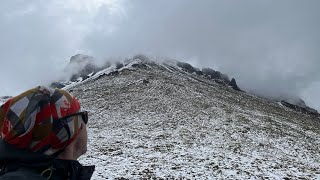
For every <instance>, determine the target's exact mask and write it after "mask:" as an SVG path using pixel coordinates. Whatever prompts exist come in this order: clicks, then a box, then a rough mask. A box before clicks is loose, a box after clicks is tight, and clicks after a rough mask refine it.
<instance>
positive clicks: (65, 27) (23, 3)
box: [0, 0, 320, 110]
mask: <svg viewBox="0 0 320 180" xmlns="http://www.w3.org/2000/svg"><path fill="white" fill-rule="evenodd" d="M319 7H320V1H319V0H308V1H302V0H281V1H279V0H268V1H265V0H241V1H240V0H198V1H195V0H134V1H132V0H46V1H43V0H2V1H1V2H0V84H1V89H0V96H1V95H16V94H17V93H20V92H21V91H23V90H25V89H27V88H31V87H33V86H36V85H38V84H43V83H47V82H49V81H52V80H54V79H57V78H59V74H60V73H59V72H61V70H62V69H63V68H64V67H65V66H66V65H67V64H68V61H69V59H70V57H71V56H72V55H75V54H77V53H83V54H88V55H92V56H95V57H98V58H102V57H118V56H122V57H126V56H131V55H133V54H135V53H144V54H148V55H155V56H165V57H171V58H178V59H180V60H183V61H187V62H190V63H191V64H193V65H195V66H197V67H199V68H201V67H212V68H214V69H217V70H220V71H222V72H224V73H227V74H228V75H229V76H230V77H235V78H236V80H237V81H238V84H239V86H240V87H242V88H243V89H245V90H247V91H254V92H255V93H258V94H263V95H268V96H278V95H297V96H300V97H302V98H303V99H305V100H306V102H307V103H308V104H309V105H310V106H312V107H314V108H316V109H317V110H320V95H319V92H320V71H319V70H318V69H319V68H320V49H319V47H320V35H319V32H320V21H319V19H320V11H319V10H318V9H319Z"/></svg>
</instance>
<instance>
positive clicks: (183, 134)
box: [65, 59, 320, 179]
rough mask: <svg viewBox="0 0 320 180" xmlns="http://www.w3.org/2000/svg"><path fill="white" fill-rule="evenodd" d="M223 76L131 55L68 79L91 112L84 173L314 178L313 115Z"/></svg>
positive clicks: (316, 132) (318, 135) (317, 132)
mask: <svg viewBox="0 0 320 180" xmlns="http://www.w3.org/2000/svg"><path fill="white" fill-rule="evenodd" d="M227 80H228V79H226V78H217V79H214V80H213V79H211V78H208V77H206V76H204V75H201V74H200V73H199V72H198V73H197V72H187V71H186V70H185V69H184V68H183V67H181V66H178V65H177V64H170V63H156V62H153V61H145V60H141V59H132V60H129V61H127V62H126V63H123V66H121V67H119V66H118V67H117V65H110V67H108V68H106V69H104V70H102V71H99V72H96V73H95V74H94V75H92V76H90V77H88V78H87V79H85V80H83V81H81V82H78V83H73V84H70V85H69V86H67V87H65V88H66V89H69V90H70V91H71V92H72V93H73V94H74V95H76V96H77V97H78V98H79V99H80V101H81V104H82V106H83V108H84V109H85V110H87V111H89V115H90V121H89V130H88V132H89V146H88V149H89V151H88V153H87V154H86V156H84V157H82V158H81V162H82V163H84V164H95V165H96V166H97V167H96V172H95V173H94V176H93V179H319V178H320V170H319V169H320V165H319V163H320V162H319V161H320V155H319V151H320V119H319V117H318V116H316V115H310V114H304V113H301V112H298V111H295V110H293V109H291V108H288V107H286V106H284V105H282V104H281V103H275V102H270V101H267V100H265V99H262V98H258V97H256V96H253V95H250V94H247V93H245V92H242V91H237V90H234V88H233V87H232V86H230V85H229V84H228V82H229V81H227ZM230 82H231V81H230Z"/></svg>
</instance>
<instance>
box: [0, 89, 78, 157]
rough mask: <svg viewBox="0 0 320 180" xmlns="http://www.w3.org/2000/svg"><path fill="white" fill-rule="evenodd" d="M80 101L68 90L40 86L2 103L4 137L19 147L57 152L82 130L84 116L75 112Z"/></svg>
mask: <svg viewBox="0 0 320 180" xmlns="http://www.w3.org/2000/svg"><path fill="white" fill-rule="evenodd" d="M79 110H80V104H79V101H78V100H77V99H76V98H75V97H73V96H72V95H70V94H69V93H68V92H66V91H64V90H60V89H51V88H46V87H42V86H39V87H37V88H34V89H31V90H28V91H26V92H24V93H22V94H20V95H18V96H16V97H13V98H11V99H9V100H8V101H7V102H6V103H5V104H3V105H2V106H1V107H0V133H1V134H0V138H1V139H2V140H4V141H6V142H8V143H9V144H11V145H14V146H15V147H17V148H19V149H24V150H27V151H32V152H37V153H42V154H46V155H54V154H55V153H59V152H60V151H61V150H63V149H64V148H65V147H66V146H67V145H69V144H70V143H71V142H72V141H73V140H74V139H75V138H76V137H77V136H78V134H79V132H80V127H81V119H80V118H79V117H78V116H73V117H70V118H67V119H60V118H62V117H65V116H67V115H70V114H73V113H76V112H78V111H79Z"/></svg>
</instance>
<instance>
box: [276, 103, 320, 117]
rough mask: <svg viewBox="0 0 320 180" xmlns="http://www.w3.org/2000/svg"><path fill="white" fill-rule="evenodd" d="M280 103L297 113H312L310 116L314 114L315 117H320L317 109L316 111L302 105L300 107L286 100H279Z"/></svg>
mask: <svg viewBox="0 0 320 180" xmlns="http://www.w3.org/2000/svg"><path fill="white" fill-rule="evenodd" d="M281 104H282V105H283V106H286V107H288V108H290V109H293V110H295V111H297V112H299V113H303V114H308V115H312V116H316V117H320V114H319V113H318V111H316V110H315V109H312V108H310V107H308V106H307V107H306V108H303V107H300V106H298V105H294V104H290V103H288V102H286V101H281Z"/></svg>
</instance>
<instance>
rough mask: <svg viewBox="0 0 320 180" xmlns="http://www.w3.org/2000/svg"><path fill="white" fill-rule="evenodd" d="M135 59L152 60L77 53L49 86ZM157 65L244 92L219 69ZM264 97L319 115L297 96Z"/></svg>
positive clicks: (62, 84) (93, 75)
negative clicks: (100, 60)
mask: <svg viewBox="0 0 320 180" xmlns="http://www.w3.org/2000/svg"><path fill="white" fill-rule="evenodd" d="M136 60H140V61H142V63H141V64H144V63H146V62H152V61H150V59H149V58H148V57H146V56H144V55H136V56H134V57H133V58H132V59H126V60H125V61H124V62H115V63H110V62H106V63H105V64H104V65H103V66H97V65H96V62H95V59H94V58H93V57H92V56H87V55H81V54H77V55H75V56H72V57H71V59H70V63H69V65H68V66H67V67H66V69H65V74H67V77H69V78H67V80H63V81H58V82H53V83H52V84H51V87H54V88H63V87H65V86H70V85H76V84H77V83H81V82H83V81H85V80H87V79H92V78H93V79H94V78H97V77H98V76H101V75H103V74H108V73H111V75H113V74H114V73H118V70H119V69H121V68H123V67H125V66H128V65H131V64H132V63H131V62H134V61H136ZM154 63H156V62H154ZM133 64H134V63H133ZM158 65H160V66H164V67H166V68H173V69H171V70H173V71H176V70H179V71H180V73H188V74H193V75H194V77H195V78H196V77H198V78H205V79H209V80H211V81H214V82H216V83H218V84H220V85H223V86H229V87H231V88H232V89H234V90H236V91H241V92H245V91H243V90H241V89H240V88H239V86H238V85H237V82H236V80H235V79H234V78H232V79H231V80H230V79H229V77H228V75H226V74H223V73H221V72H219V71H215V70H213V69H211V68H203V69H202V70H200V69H198V68H195V67H193V66H192V65H190V64H188V63H184V62H179V61H175V60H170V61H164V62H162V63H158ZM141 66H142V65H141ZM125 68H126V67H125ZM106 69H108V70H106ZM181 71H183V72H181ZM261 98H266V97H261ZM266 99H268V100H271V101H274V102H279V103H280V104H282V105H283V106H286V107H287V108H290V109H293V110H295V111H297V112H300V113H304V114H309V115H314V116H318V117H320V114H319V113H318V112H317V111H316V110H315V109H313V108H310V107H309V106H307V105H306V104H305V102H304V101H303V100H302V99H300V98H298V97H278V98H272V99H269V98H266Z"/></svg>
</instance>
